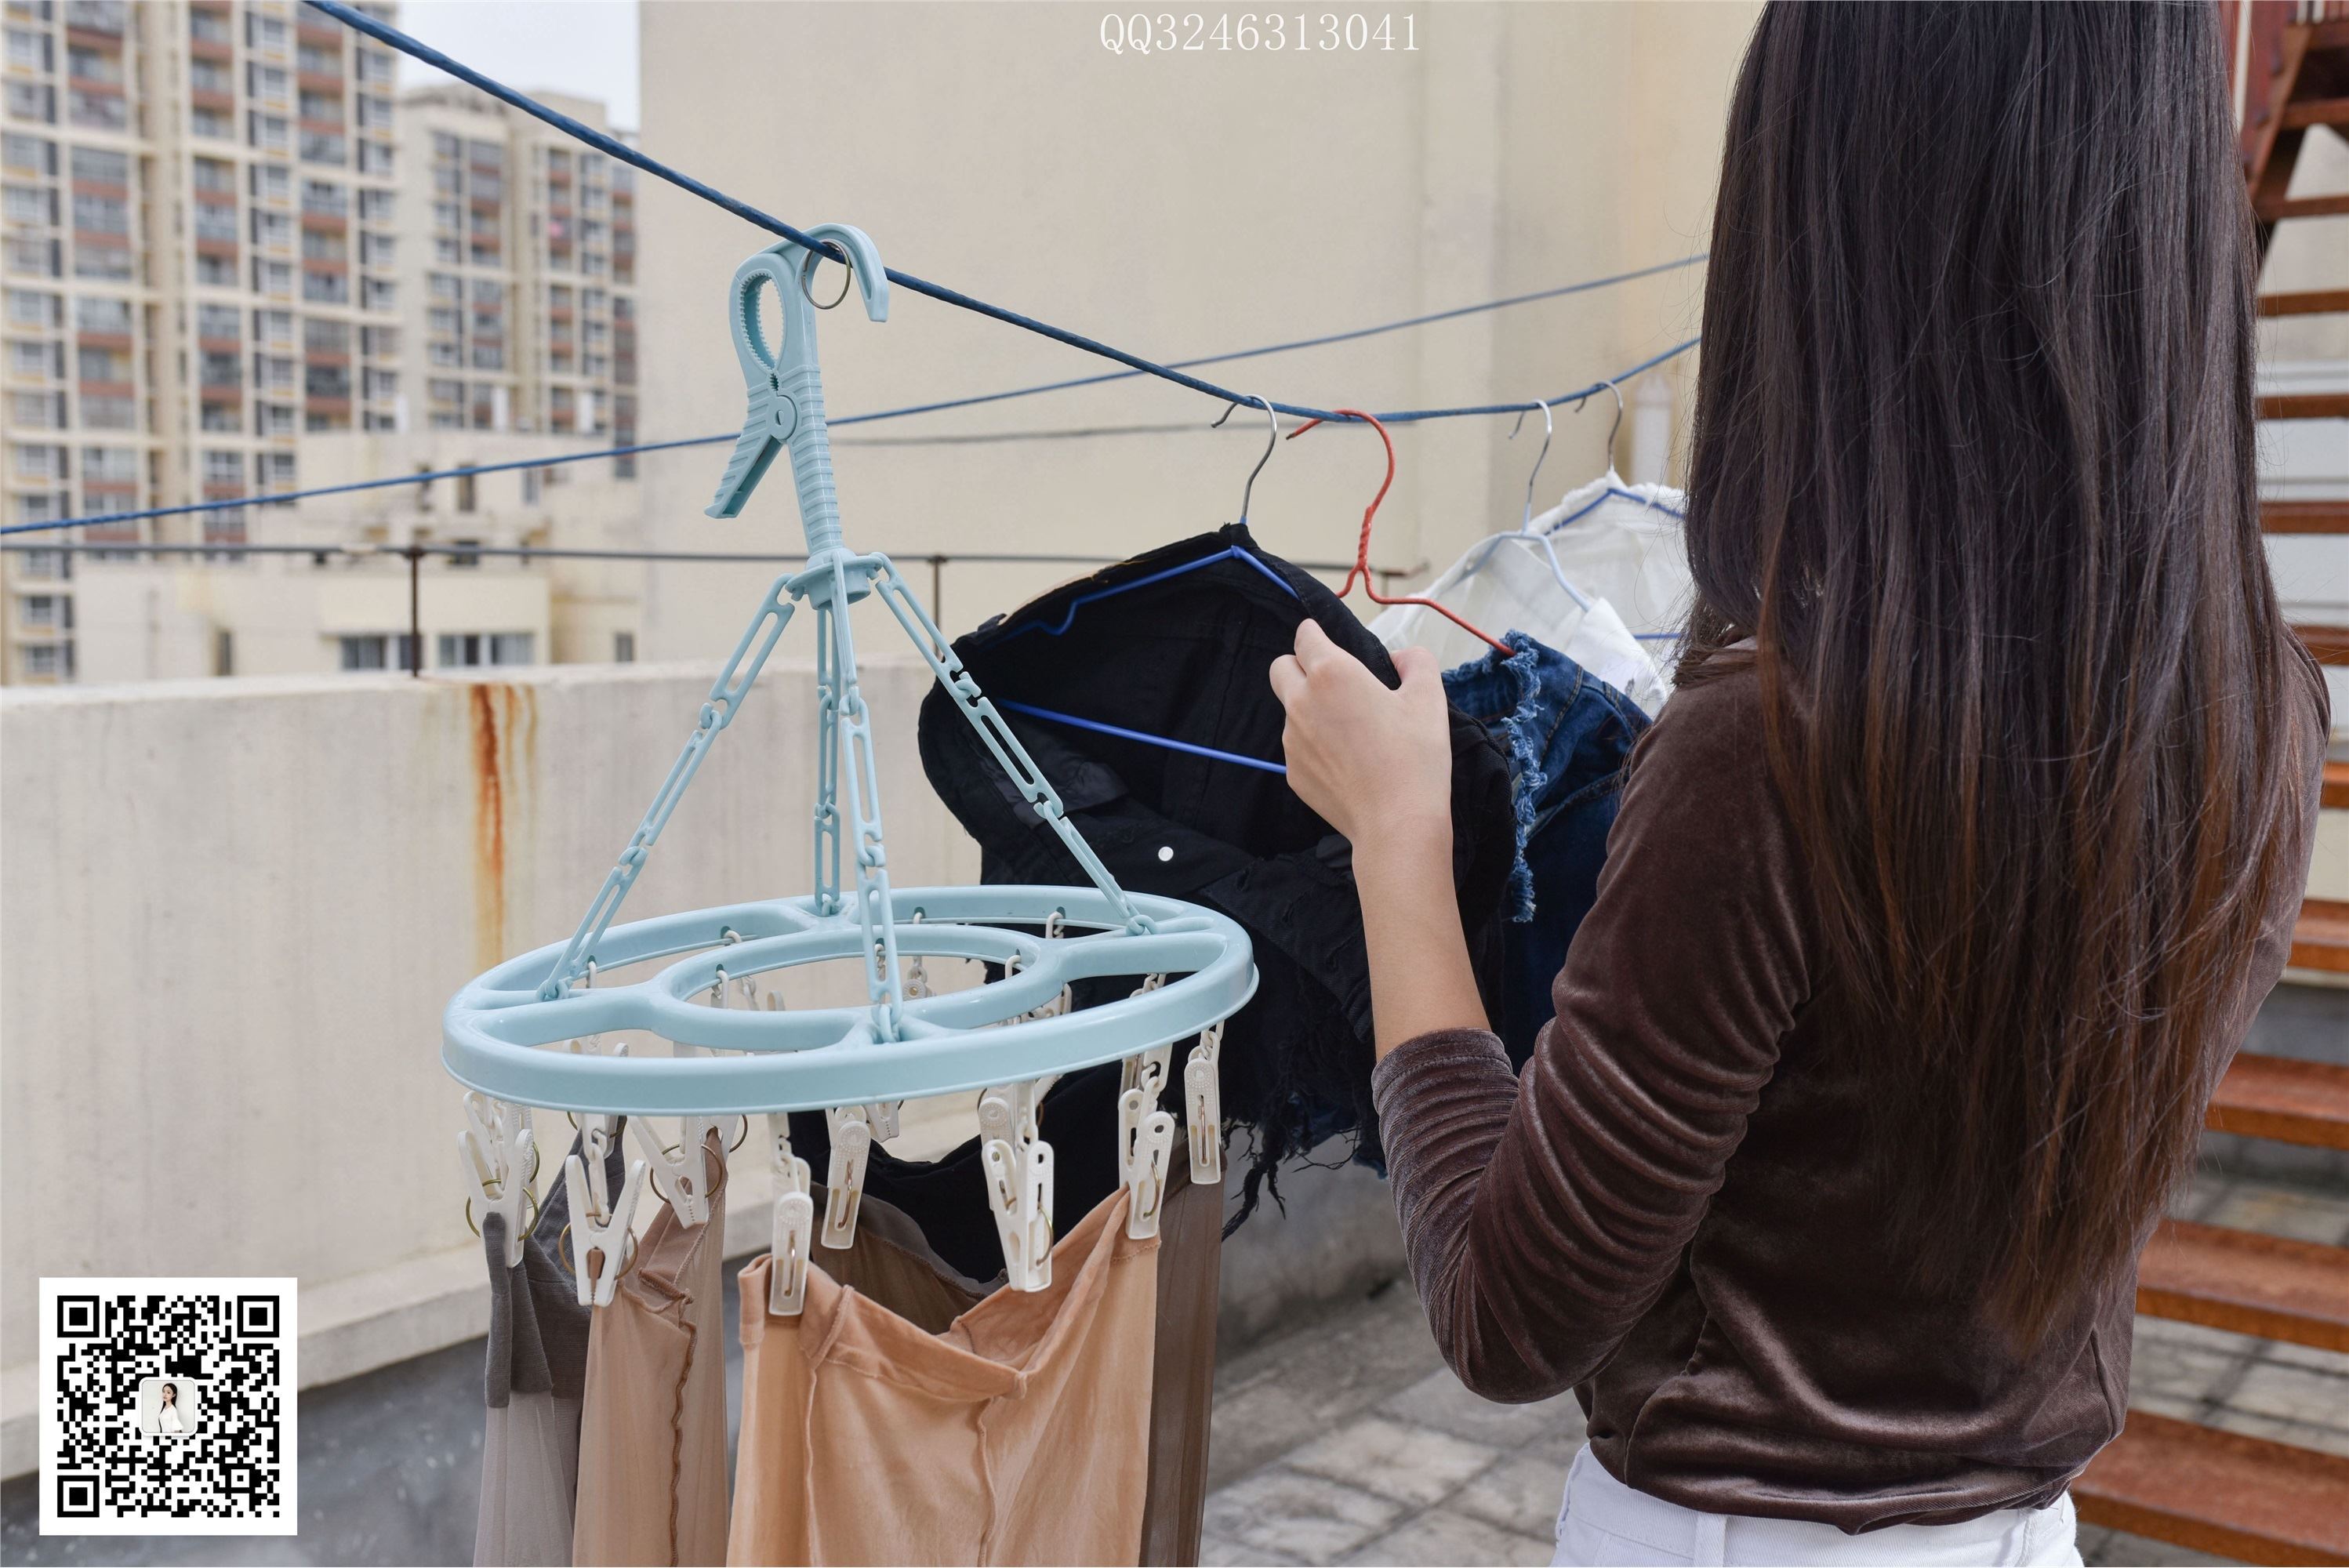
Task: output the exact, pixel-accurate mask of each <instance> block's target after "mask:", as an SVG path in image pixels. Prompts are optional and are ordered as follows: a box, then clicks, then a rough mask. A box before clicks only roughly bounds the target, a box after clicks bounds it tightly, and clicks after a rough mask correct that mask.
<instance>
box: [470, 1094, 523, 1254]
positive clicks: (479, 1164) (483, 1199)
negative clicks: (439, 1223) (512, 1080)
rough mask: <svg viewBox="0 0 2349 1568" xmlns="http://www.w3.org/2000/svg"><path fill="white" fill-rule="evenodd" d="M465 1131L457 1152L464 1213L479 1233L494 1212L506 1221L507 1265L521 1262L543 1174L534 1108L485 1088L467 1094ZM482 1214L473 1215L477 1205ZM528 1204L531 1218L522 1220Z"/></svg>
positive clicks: (474, 1229) (474, 1230)
mask: <svg viewBox="0 0 2349 1568" xmlns="http://www.w3.org/2000/svg"><path fill="white" fill-rule="evenodd" d="M465 1120H466V1122H467V1123H468V1125H467V1127H466V1129H465V1130H464V1131H462V1132H460V1133H459V1134H457V1157H458V1159H459V1161H460V1162H461V1163H462V1164H463V1166H464V1169H465V1182H466V1187H467V1193H466V1197H465V1217H466V1220H467V1222H468V1223H470V1224H471V1226H472V1227H473V1232H474V1233H475V1234H476V1235H478V1234H480V1233H481V1225H482V1223H483V1222H485V1221H486V1220H487V1219H488V1218H489V1216H490V1215H492V1214H495V1215H497V1216H498V1217H499V1218H500V1219H502V1220H503V1221H504V1222H505V1243H506V1246H505V1258H506V1267H508V1268H512V1267H514V1266H515V1265H517V1264H520V1263H521V1262H522V1254H523V1243H525V1242H526V1241H528V1240H529V1237H530V1232H531V1230H532V1228H533V1225H534V1224H535V1223H536V1219H537V1209H538V1201H537V1199H536V1198H534V1197H533V1196H532V1193H531V1190H530V1183H531V1179H532V1178H533V1176H536V1175H537V1174H538V1140H537V1135H536V1134H535V1133H533V1131H532V1130H531V1127H530V1108H529V1107H527V1106H521V1105H508V1104H506V1103H505V1102H503V1101H502V1100H495V1099H491V1098H490V1097H489V1096H488V1095H485V1094H473V1093H469V1094H467V1095H466V1096H465ZM476 1204H478V1205H480V1208H481V1219H478V1220H477V1219H474V1218H473V1210H474V1206H475V1205H476ZM525 1210H527V1211H528V1212H529V1213H530V1214H531V1217H532V1223H531V1224H525V1223H523V1212H525Z"/></svg>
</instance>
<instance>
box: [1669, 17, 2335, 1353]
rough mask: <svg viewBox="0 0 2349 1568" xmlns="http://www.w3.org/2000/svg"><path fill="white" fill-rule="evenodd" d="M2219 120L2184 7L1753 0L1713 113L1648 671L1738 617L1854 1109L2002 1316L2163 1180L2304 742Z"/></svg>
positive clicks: (2190, 1131)
mask: <svg viewBox="0 0 2349 1568" xmlns="http://www.w3.org/2000/svg"><path fill="white" fill-rule="evenodd" d="M2232 144H2233V137H2232V131H2231V129H2230V124H2229V110H2228V107H2227V85H2226V79H2225V73H2224V69H2223V64H2222V56H2221V53H2220V39H2219V36H2218V28H2217V24H2216V22H2215V19H2214V16H2213V14H2212V8H2211V7H2210V6H2209V5H2189V4H2176V3H2169V4H2147V5H2108V4H2101V3H2085V4H2082V3H2064V0H2054V3H2041V4H2033V5H1976V4H1962V3H1961V4H1947V3H1939V4H1909V5H1876V4H1823V3H1806V4H1783V3H1781V4H1773V5H1770V6H1769V8H1768V9H1767V10H1766V11H1765V13H1764V15H1763V17H1762V20H1761V24H1760V26H1759V27H1758V29H1757V30H1756V32H1755V34H1754V39H1753V43H1752V46H1751V47H1750V48H1749V50H1748V52H1747V55H1746V57H1745V63H1744V70H1743V72H1742V74H1741V76H1740V77H1739V79H1738V84H1737V91H1736V96H1735V99H1734V102H1733V106H1732V108H1731V110H1730V118H1729V131H1728V143H1727V150H1726V156H1725V161H1724V167H1723V176H1722V189H1721V196H1720V201H1719V206H1718V210H1717V212H1716V215H1715V218H1714V223H1713V259H1712V263H1711V270H1710V276H1709V279H1708V282H1707V285H1706V290H1705V302H1704V349H1703V355H1704V358H1703V365H1702V371H1701V373H1700V381H1699V393H1698V405H1697V422H1696V434H1695V443H1694V449H1693V460H1692V475H1691V486H1690V497H1689V500H1690V513H1689V534H1688V537H1689V549H1690V555H1691V561H1692V566H1693V568H1694V571H1695V576H1696V583H1697V591H1698V597H1699V603H1698V604H1697V606H1696V610H1695V613H1694V614H1693V616H1692V624H1691V626H1690V631H1689V640H1688V644H1687V645H1686V648H1685V650H1684V654H1683V660H1682V666H1683V674H1684V676H1685V677H1687V678H1691V679H1702V678H1704V677H1705V676H1706V675H1707V674H1708V672H1717V671H1718V670H1719V669H1720V667H1721V661H1720V660H1719V659H1718V658H1717V657H1716V655H1720V654H1721V653H1722V651H1723V650H1724V649H1726V648H1729V647H1730V646H1731V645H1733V644H1736V643H1738V642H1740V641H1741V640H1743V639H1744V638H1747V637H1751V638H1753V639H1754V643H1755V652H1754V662H1756V663H1758V665H1759V671H1760V677H1761V680H1762V687H1763V696H1764V708H1765V712H1766V713H1767V715H1768V723H1767V726H1766V729H1767V734H1768V740H1769V750H1770V756H1771V767H1772V769H1773V771H1774V774H1775V780H1776V783H1777V785H1778V788H1779V791H1780V793H1781V795H1782V797H1783V799H1784V800H1785V804H1786V808H1787V810H1788V811H1789V812H1790V814H1791V815H1792V817H1793V819H1794V820H1795V826H1796V830H1797V834H1798V837H1799V839H1800V841H1801V842H1802V844H1803V846H1804V852H1805V856H1806V860H1807V862H1808V865H1809V871H1810V876H1811V881H1812V883H1813V892H1814V895H1815V897H1816V903H1817V906H1818V909H1819V913H1820V918H1821V920H1822V922H1823V923H1824V926H1825V934H1826V952H1827V954H1828V956H1829V959H1830V961H1831V964H1832V974H1831V976H1830V981H1829V983H1830V984H1831V985H1832V986H1833V987H1834V990H1835V992H1836V994H1837V996H1838V997H1839V998H1841V1000H1842V1002H1843V1003H1844V1005H1846V1006H1849V1007H1850V1008H1852V1009H1853V1010H1854V1015H1855V1021H1856V1023H1857V1026H1858V1027H1857V1029H1856V1030H1855V1031H1854V1034H1853V1044H1852V1047H1851V1048H1852V1050H1853V1052H1854V1055H1855V1057H1856V1058H1857V1064H1858V1070H1859V1071H1860V1072H1862V1073H1863V1074H1864V1075H1865V1078H1866V1081H1867V1083H1868V1089H1869V1103H1870V1106H1871V1108H1872V1113H1873V1115H1874V1122H1873V1125H1872V1126H1869V1127H1867V1128H1859V1129H1855V1130H1854V1132H1855V1135H1856V1138H1857V1140H1858V1142H1859V1144H1860V1145H1861V1146H1863V1147H1865V1148H1866V1149H1867V1150H1868V1151H1869V1152H1870V1153H1872V1155H1873V1157H1874V1158H1875V1159H1876V1161H1878V1163H1879V1165H1880V1167H1881V1169H1882V1171H1883V1172H1884V1192H1885V1200H1886V1202H1887V1203H1888V1205H1889V1207H1890V1211H1891V1213H1892V1217H1893V1219H1894V1221H1895V1223H1896V1227H1897V1232H1898V1235H1899V1240H1900V1241H1901V1243H1902V1253H1903V1255H1904V1257H1906V1258H1909V1259H1911V1260H1913V1261H1914V1266H1915V1268H1916V1270H1917V1274H1918V1276H1919V1278H1920V1279H1922V1280H1926V1281H1940V1283H1942V1284H1945V1285H1953V1286H1962V1284H1964V1282H1965V1277H1966V1276H1965V1275H1964V1274H1962V1273H1961V1271H1962V1270H1965V1269H1967V1268H1968V1267H1969V1266H1971V1268H1972V1269H1973V1270H1975V1271H1976V1273H1977V1274H1978V1276H1979V1278H1980V1284H1981V1288H1982V1292H1983V1294H1984V1298H1985V1300H1986V1301H1987V1303H1988V1305H1989V1306H1990V1308H1991V1310H1992V1313H1993V1315H1994V1316H1995V1317H1996V1318H1997V1319H1999V1320H2000V1321H2002V1322H2004V1323H2005V1324H2007V1325H2008V1326H2010V1327H2011V1328H2012V1329H2013V1331H2014V1332H2015V1334H2016V1335H2017V1336H2019V1337H2020V1338H2021V1339H2022V1340H2023V1341H2024V1342H2026V1343H2027V1342H2029V1341H2032V1340H2033V1339H2035V1338H2036V1337H2037V1336H2038V1334H2039V1333H2040V1332H2041V1331H2042V1330H2044V1328H2046V1327H2047V1326H2050V1325H2051V1324H2052V1322H2053V1321H2054V1320H2055V1319H2056V1318H2058V1317H2060V1316H2062V1315H2065V1314H2066V1313H2067V1312H2069V1311H2075V1310H2078V1309H2079V1308H2080V1306H2081V1305H2082V1302H2081V1296H2082V1293H2083V1291H2084V1289H2085V1287H2086V1285H2087V1284H2089V1282H2091V1281H2094V1280H2095V1279H2097V1278H2099V1277H2109V1273H2110V1271H2111V1270H2113V1269H2114V1268H2116V1266H2118V1265H2120V1264H2123V1263H2124V1262H2125V1261H2126V1260H2127V1258H2128V1257H2129V1256H2130V1255H2131V1253H2133V1252H2134V1251H2135V1249H2136V1248H2137V1247H2138V1246H2139V1245H2141V1244H2142V1243H2143V1241H2144V1239H2145V1236H2146V1233H2147V1229H2148V1228H2149V1226H2150V1225H2151V1224H2152V1222H2153V1221H2154V1218H2155V1217H2156V1216H2157V1214H2158V1211H2159V1208H2160V1206H2161V1205H2162V1203H2163V1202H2164V1201H2165V1199H2166V1197H2167V1196H2168V1193H2169V1192H2170V1191H2172V1189H2173V1186H2174V1184H2175V1182H2176V1181H2177V1180H2178V1177H2179V1176H2180V1174H2181V1173H2182V1171H2184V1169H2185V1168H2186V1165H2187V1163H2188V1161H2189V1158H2190V1156H2191V1153H2192V1150H2193V1148H2194V1142H2195V1137H2196V1132H2197V1130H2198V1127H2199V1119H2200V1112H2201V1108H2202V1106H2203V1104H2204V1103H2205V1100H2206V1099H2207V1098H2208V1095H2209V1089H2210V1087H2211V1083H2212V1080H2213V1077H2214V1075H2215V1072H2216V1070H2217V1065H2218V1064H2217V1063H2216V1062H2215V1061H2214V1060H2213V1059H2212V1057H2213V1054H2214V1051H2215V1050H2216V1048H2217V1047H2216V1043H2215V1042H2214V1040H2213V1038H2212V1037H2213V1035H2214V1033H2215V1031H2214V1029H2213V1027H2212V1025H2213V1023H2214V1021H2215V1020H2217V1019H2218V1018H2220V1016H2223V1015H2225V1014H2226V1013H2227V1012H2228V1011H2229V1010H2230V1009H2232V1008H2235V1007H2238V1006H2240V1005H2241V1000H2242V997H2241V991H2242V986H2243V984H2244V981H2243V978H2242V972H2243V970H2244V967H2245V963H2244V961H2245V959H2246V958H2247V957H2248V955H2249V954H2250V953H2251V949H2252V946H2253V944H2254V942H2255V939H2256V937H2257V934H2258V932H2259V929H2260V925H2261V919H2262V914H2263V912H2264V910H2265V909H2266V907H2267V906H2268V903H2269V895H2270V894H2271V892H2274V891H2276V890H2275V887H2274V879H2275V877H2276V876H2277V875H2279V874H2281V873H2280V872H2279V871H2278V868H2277V865H2276V861H2277V860H2278V858H2279V856H2278V853H2277V849H2276V846H2277V844H2278V842H2279V841H2281V840H2284V839H2288V838H2289V837H2290V835H2289V834H2288V833H2285V832H2283V831H2281V830H2282V828H2283V826H2284V825H2285V823H2286V822H2287V821H2288V820H2290V814H2291V813H2292V811H2293V810H2294V809H2295V802H2296V799H2297V797H2298V795H2299V793H2300V790H2301V789H2302V779H2303V776H2304V774H2305V771H2306V769H2307V767H2308V766H2309V764H2307V763H2304V762H2301V761H2297V760H2294V759H2292V753H2293V752H2294V750H2295V749H2296V743H2295V740H2294V738H2293V734H2292V732H2291V730H2290V727H2289V726H2288V725H2287V723H2286V721H2285V720H2284V718H2283V717H2282V715H2283V713H2284V711H2285V709H2286V707H2287V699H2288V697H2289V695H2290V694H2289V692H2288V690H2287V686H2288V683H2289V682H2290V680H2291V678H2292V677H2291V676H2290V673H2289V670H2288V661H2290V660H2291V659H2292V658H2293V657H2294V656H2295V655H2293V654H2292V652H2291V651H2289V649H2288V647H2287V645H2286V642H2285V633H2284V632H2283V628H2282V620H2281V616H2280V614H2279V613H2278V610H2277V606H2276V601H2275V595H2274V592H2273V589H2272V587H2271V583H2270V582H2269V578H2268V570H2267V565H2266V561H2265V557H2264V556H2263V554H2262V553H2261V542H2260V535H2259V523H2258V515H2257V505H2256V501H2255V497H2254V489H2253V486H2254V473H2253V453H2252V428H2253V427H2252V407H2251V368H2252V357H2253V353H2254V342H2253V335H2252V318H2251V284H2252V277H2253V273H2254V268H2253V263H2252V261H2251V249H2250V246H2251V239H2250V228H2249V214H2248V203H2247V200H2246V196H2245V192H2244V189H2243V179H2242V175H2241V172H2240V170H2239V169H2238V167H2237V165H2236V162H2235V158H2234V153H2233V150H2232ZM1985 1257H1989V1258H1992V1259H1993V1260H1994V1262H1993V1263H1992V1266H1991V1267H1990V1269H1989V1270H1988V1272H1987V1273H1986V1274H1982V1273H1981V1272H1980V1271H1981V1266H1982V1259H1983V1258H1985Z"/></svg>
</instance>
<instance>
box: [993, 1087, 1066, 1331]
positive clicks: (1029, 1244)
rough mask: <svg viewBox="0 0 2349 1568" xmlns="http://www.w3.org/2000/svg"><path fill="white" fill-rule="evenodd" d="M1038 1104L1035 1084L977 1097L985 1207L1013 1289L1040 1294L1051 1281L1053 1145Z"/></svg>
mask: <svg viewBox="0 0 2349 1568" xmlns="http://www.w3.org/2000/svg"><path fill="white" fill-rule="evenodd" d="M1036 1100H1037V1093H1036V1085H1035V1083H1034V1081H1033V1080H1030V1081H1028V1082H1024V1083H1013V1084H1004V1085H1000V1086H999V1087H997V1088H990V1089H988V1091H987V1092H986V1093H985V1094H982V1095H980V1096H979V1097H978V1137H979V1146H978V1155H979V1162H980V1164H981V1166H982V1167H983V1168H984V1171H985V1174H986V1178H987V1206H988V1210H989V1211H990V1212H992V1213H993V1214H994V1215H995V1232H996V1235H997V1237H998V1238H999V1240H1000V1241H1001V1242H1002V1244H1003V1270H1004V1277H1005V1279H1006V1281H1007V1282H1008V1283H1009V1284H1010V1286H1011V1288H1012V1289H1013V1290H1042V1289H1044V1288H1045V1287H1046V1286H1048V1285H1050V1284H1051V1283H1052V1146H1051V1145H1050V1144H1049V1143H1047V1142H1045V1141H1044V1139H1043V1134H1042V1132H1041V1131H1040V1129H1039V1128H1038V1126H1037V1120H1036Z"/></svg>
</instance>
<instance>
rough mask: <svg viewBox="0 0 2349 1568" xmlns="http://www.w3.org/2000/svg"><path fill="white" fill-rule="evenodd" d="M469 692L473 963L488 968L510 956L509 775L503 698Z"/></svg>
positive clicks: (486, 691) (477, 689)
mask: <svg viewBox="0 0 2349 1568" xmlns="http://www.w3.org/2000/svg"><path fill="white" fill-rule="evenodd" d="M505 689H506V688H503V687H500V686H489V685H486V684H481V685H476V686H471V688H469V693H468V695H469V696H470V698H471V704H472V727H473V748H472V751H473V964H474V967H475V968H477V969H487V968H489V967H490V966H491V965H493V964H495V963H497V962H498V961H499V960H500V959H502V958H503V957H504V956H505V946H506V793H507V791H506V770H505V758H504V751H505V748H504V747H502V745H500V744H499V741H500V735H499V731H500V730H501V729H502V727H503V726H502V725H501V724H500V723H499V722H498V719H499V712H498V709H499V707H500V706H501V705H500V703H499V701H498V697H499V694H500V693H501V692H502V691H503V690H505Z"/></svg>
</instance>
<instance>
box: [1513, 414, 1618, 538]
mask: <svg viewBox="0 0 2349 1568" xmlns="http://www.w3.org/2000/svg"><path fill="white" fill-rule="evenodd" d="M1616 396H1617V397H1621V394H1620V393H1618V394H1617V395H1616ZM1534 408H1538V409H1540V410H1541V417H1542V444H1541V450H1540V451H1539V452H1537V453H1536V454H1535V456H1534V471H1533V472H1531V473H1529V474H1527V475H1526V515H1525V521H1522V522H1520V523H1518V524H1517V531H1518V532H1519V533H1526V532H1530V531H1532V529H1533V526H1534V481H1535V480H1538V479H1540V478H1541V470H1542V459H1545V458H1547V457H1548V456H1549V443H1550V440H1551V438H1553V437H1555V436H1556V435H1557V421H1556V420H1554V419H1552V418H1550V415H1549V405H1548V404H1547V403H1542V402H1537V403H1535V404H1534V406H1533V408H1526V409H1525V410H1523V411H1521V412H1520V413H1519V414H1518V415H1517V422H1516V424H1515V425H1512V426H1511V427H1509V439H1511V440H1513V441H1514V440H1516V438H1517V432H1518V431H1519V430H1522V429H1524V428H1526V415H1527V414H1530V413H1532V412H1533V411H1534ZM1610 450H1611V448H1610Z"/></svg>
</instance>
